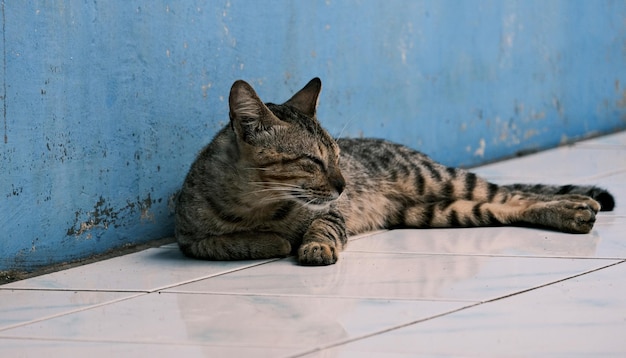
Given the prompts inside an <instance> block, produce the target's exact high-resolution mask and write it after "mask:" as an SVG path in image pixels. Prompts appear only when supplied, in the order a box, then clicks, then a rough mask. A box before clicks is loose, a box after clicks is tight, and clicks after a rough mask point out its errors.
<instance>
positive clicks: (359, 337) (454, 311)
mask: <svg viewBox="0 0 626 358" xmlns="http://www.w3.org/2000/svg"><path fill="white" fill-rule="evenodd" d="M482 304H484V302H475V303H473V304H470V305H467V306H463V307H460V308H457V309H454V310H450V311H447V312H443V313H439V314H436V315H433V316H430V317H426V318H422V319H418V320H414V321H410V322H407V323H403V324H400V325H397V326H393V327H389V328H386V329H382V330H380V331H376V332H372V333H368V334H363V335H361V336H358V337H353V338H350V339H346V340H342V341H337V342H333V343H329V344H327V345H325V346H321V347H316V348H312V349H308V350H306V351H302V352H299V353H296V354H294V355H290V356H287V357H285V358H298V357H302V356H305V355H307V354H311V353H315V352H321V351H324V350H326V349H329V348H334V347H339V346H342V345H345V344H349V343H352V342H356V341H360V340H364V339H367V338H371V337H374V336H377V335H380V334H384V333H388V332H392V331H395V330H398V329H402V328H405V327H409V326H412V325H415V324H419V323H422V322H426V321H430V320H433V319H435V318H440V317H443V316H447V315H450V314H453V313H457V312H460V311H463V310H466V309H469V308H472V307H476V306H480V305H482Z"/></svg>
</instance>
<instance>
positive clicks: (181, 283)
mask: <svg viewBox="0 0 626 358" xmlns="http://www.w3.org/2000/svg"><path fill="white" fill-rule="evenodd" d="M280 260H282V258H275V259H268V260H262V261H260V262H256V263H252V264H250V265H247V266H243V267H237V268H233V269H230V270H226V271H221V272H218V273H213V274H209V275H205V276H200V277H195V278H192V279H188V280H184V281H179V282H176V283H174V284H168V285H163V286H159V287H157V288H151V289H148V290H146V291H147V292H149V293H154V292H160V291H163V290H167V289H169V288H172V287H178V286H182V285H187V284H190V283H193V282H198V281H202V280H206V279H210V278H215V277H220V276H225V275H228V274H231V273H234V272H239V271H243V270H247V269H253V268H255V267H259V266H263V265H267V264H269V263H272V262H276V261H280Z"/></svg>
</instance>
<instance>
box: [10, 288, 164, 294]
mask: <svg viewBox="0 0 626 358" xmlns="http://www.w3.org/2000/svg"><path fill="white" fill-rule="evenodd" d="M2 291H40V292H107V293H138V294H141V293H150V292H153V291H150V290H142V289H139V290H131V289H106V288H80V287H62V288H50V287H6V288H4V287H0V292H2Z"/></svg>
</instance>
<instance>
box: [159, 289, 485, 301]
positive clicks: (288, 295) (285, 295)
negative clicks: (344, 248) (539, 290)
mask: <svg viewBox="0 0 626 358" xmlns="http://www.w3.org/2000/svg"><path fill="white" fill-rule="evenodd" d="M153 293H156V292H153ZM158 293H159V294H164V295H165V294H181V295H207V296H209V295H210V296H239V297H279V298H305V297H311V298H324V299H338V300H355V299H358V300H363V301H398V302H453V303H481V302H483V301H481V300H479V299H469V298H468V299H462V298H458V299H454V298H448V299H439V298H436V297H406V298H402V297H382V296H378V297H362V296H349V295H341V296H332V295H320V294H291V293H260V292H246V293H243V292H211V291H203V292H198V291H161V292H158Z"/></svg>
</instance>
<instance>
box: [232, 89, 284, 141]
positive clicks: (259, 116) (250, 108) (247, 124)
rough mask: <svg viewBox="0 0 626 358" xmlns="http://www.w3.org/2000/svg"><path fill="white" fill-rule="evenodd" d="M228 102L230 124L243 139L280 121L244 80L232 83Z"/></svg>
mask: <svg viewBox="0 0 626 358" xmlns="http://www.w3.org/2000/svg"><path fill="white" fill-rule="evenodd" d="M228 104H229V106H230V121H231V125H232V127H233V129H234V130H235V133H236V134H237V136H238V137H239V138H241V139H243V140H244V141H250V139H251V138H253V137H254V136H256V135H258V134H259V133H261V132H264V131H267V130H268V129H269V128H271V127H272V126H275V125H279V124H280V123H281V122H280V119H278V118H276V116H274V114H273V113H272V111H270V110H269V108H267V106H266V105H265V104H264V103H263V101H261V99H260V98H259V96H258V95H257V94H256V92H254V89H253V88H252V86H250V85H249V84H248V83H246V82H245V81H242V80H238V81H236V82H235V83H233V86H232V87H231V89H230V96H229V97H228Z"/></svg>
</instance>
